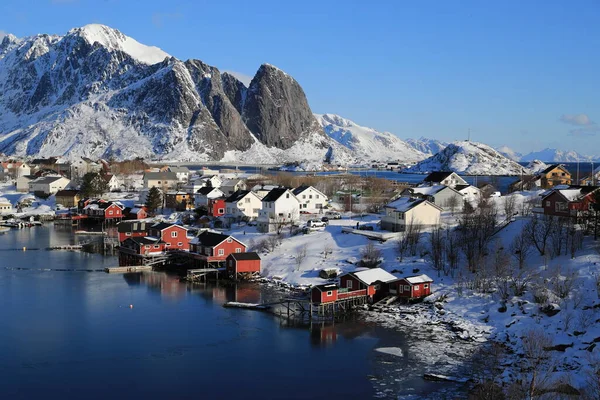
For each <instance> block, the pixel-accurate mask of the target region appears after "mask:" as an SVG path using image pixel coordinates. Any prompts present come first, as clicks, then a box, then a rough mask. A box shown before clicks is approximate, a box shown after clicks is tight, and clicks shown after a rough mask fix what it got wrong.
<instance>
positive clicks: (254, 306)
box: [223, 301, 271, 310]
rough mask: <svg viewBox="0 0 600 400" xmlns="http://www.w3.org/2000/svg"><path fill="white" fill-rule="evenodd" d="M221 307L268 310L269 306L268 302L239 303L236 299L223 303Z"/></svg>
mask: <svg viewBox="0 0 600 400" xmlns="http://www.w3.org/2000/svg"><path fill="white" fill-rule="evenodd" d="M223 307H227V308H245V309H248V310H268V309H269V308H271V306H270V305H268V304H256V303H239V302H237V301H229V302H227V303H225V304H223Z"/></svg>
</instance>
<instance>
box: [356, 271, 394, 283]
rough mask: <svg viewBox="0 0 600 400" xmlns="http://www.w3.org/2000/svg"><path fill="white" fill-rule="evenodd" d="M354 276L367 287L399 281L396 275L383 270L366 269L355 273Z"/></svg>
mask: <svg viewBox="0 0 600 400" xmlns="http://www.w3.org/2000/svg"><path fill="white" fill-rule="evenodd" d="M353 274H354V276H356V277H357V278H358V279H360V280H361V281H363V282H364V283H365V284H367V285H370V284H372V283H373V282H377V281H381V282H390V281H393V280H396V279H397V278H396V277H395V276H394V275H392V274H390V273H389V272H387V271H386V270H384V269H381V268H371V269H366V270H364V271H359V272H353Z"/></svg>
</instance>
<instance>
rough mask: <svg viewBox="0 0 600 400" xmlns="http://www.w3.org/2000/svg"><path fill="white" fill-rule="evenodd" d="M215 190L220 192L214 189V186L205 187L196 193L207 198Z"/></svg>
mask: <svg viewBox="0 0 600 400" xmlns="http://www.w3.org/2000/svg"><path fill="white" fill-rule="evenodd" d="M213 190H219V188H216V187H212V186H205V187H201V188H200V189H198V190H197V191H196V193H198V194H202V195H204V196H206V195H208V194H210V193H211V192H212V191H213Z"/></svg>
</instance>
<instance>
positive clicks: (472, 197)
mask: <svg viewBox="0 0 600 400" xmlns="http://www.w3.org/2000/svg"><path fill="white" fill-rule="evenodd" d="M454 190H456V191H457V192H458V193H460V194H462V196H463V199H465V200H467V201H469V202H474V201H477V200H479V199H480V198H481V190H479V188H478V187H476V186H473V185H456V186H455V187H454Z"/></svg>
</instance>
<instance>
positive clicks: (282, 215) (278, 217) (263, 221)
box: [257, 188, 300, 232]
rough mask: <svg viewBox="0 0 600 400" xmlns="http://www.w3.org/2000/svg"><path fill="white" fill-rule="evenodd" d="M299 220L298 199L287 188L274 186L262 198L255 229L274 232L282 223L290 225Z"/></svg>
mask: <svg viewBox="0 0 600 400" xmlns="http://www.w3.org/2000/svg"><path fill="white" fill-rule="evenodd" d="M299 220H300V201H299V200H298V198H297V197H296V196H295V195H294V193H292V191H291V190H289V189H287V188H275V189H273V190H271V191H270V192H269V193H268V194H267V195H266V196H265V197H263V199H262V209H261V210H260V212H259V214H258V220H257V230H258V231H259V232H274V231H276V230H277V228H278V227H280V226H282V225H290V224H293V223H295V222H298V221H299Z"/></svg>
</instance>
